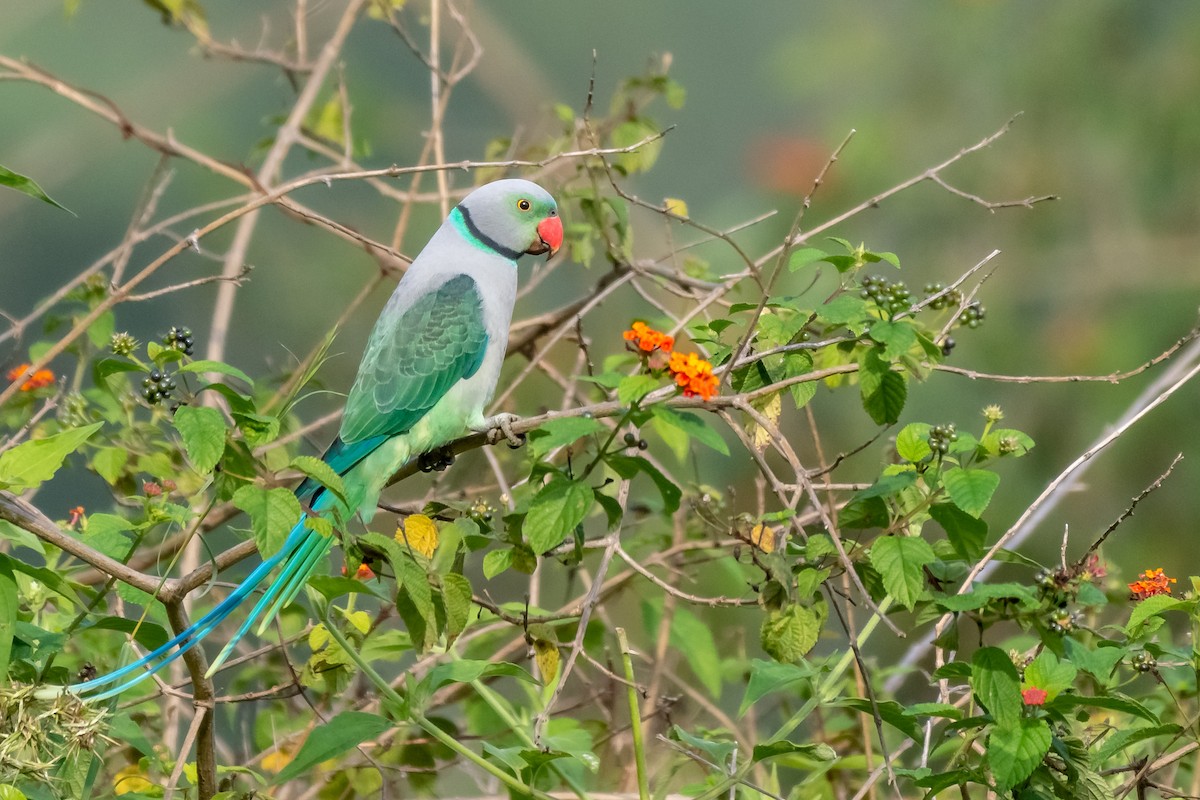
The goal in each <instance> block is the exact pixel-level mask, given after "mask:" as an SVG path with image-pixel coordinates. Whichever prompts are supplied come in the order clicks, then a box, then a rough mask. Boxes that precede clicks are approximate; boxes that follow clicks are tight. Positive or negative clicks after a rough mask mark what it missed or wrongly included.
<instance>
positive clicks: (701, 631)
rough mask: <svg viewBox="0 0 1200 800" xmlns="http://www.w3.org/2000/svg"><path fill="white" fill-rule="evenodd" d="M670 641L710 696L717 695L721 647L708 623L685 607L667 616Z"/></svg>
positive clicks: (718, 690) (718, 695) (717, 696)
mask: <svg viewBox="0 0 1200 800" xmlns="http://www.w3.org/2000/svg"><path fill="white" fill-rule="evenodd" d="M671 643H672V644H673V645H675V647H677V648H678V649H679V650H680V651H681V652H682V653H683V655H684V657H685V658H687V662H688V666H690V667H691V668H692V672H694V673H695V674H696V677H697V678H699V679H700V683H701V684H703V686H704V688H705V689H707V690H708V693H709V695H710V696H712V697H713V698H717V699H720V697H721V656H720V653H721V651H720V650H719V649H718V648H717V643H716V641H715V640H714V639H713V635H712V631H711V630H710V629H709V627H708V624H707V623H706V622H704V621H702V620H701V619H700V618H699V617H697V616H696V615H695V614H693V613H691V612H690V611H688V610H687V609H685V608H682V607H680V608H676V609H675V616H674V618H673V619H672V620H671Z"/></svg>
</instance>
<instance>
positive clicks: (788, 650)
mask: <svg viewBox="0 0 1200 800" xmlns="http://www.w3.org/2000/svg"><path fill="white" fill-rule="evenodd" d="M820 634H821V621H820V619H818V618H817V615H816V614H815V613H814V612H813V611H811V610H810V609H808V608H805V607H804V606H800V605H790V606H787V607H786V608H781V609H779V610H777V611H772V612H770V613H769V614H767V616H766V618H765V619H764V620H763V623H762V628H761V629H760V630H759V638H760V639H761V641H762V648H763V650H765V651H766V653H767V655H769V656H771V658H773V659H775V660H776V661H782V662H785V663H786V662H793V661H799V660H800V659H801V658H803V657H804V656H805V655H806V654H807V653H808V651H809V650H812V648H813V646H814V645H815V644H816V643H817V638H818V637H819V636H820Z"/></svg>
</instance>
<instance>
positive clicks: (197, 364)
mask: <svg viewBox="0 0 1200 800" xmlns="http://www.w3.org/2000/svg"><path fill="white" fill-rule="evenodd" d="M179 371H180V372H195V373H198V374H203V373H205V372H215V373H217V374H218V375H228V376H230V377H231V378H237V379H238V380H239V381H242V382H243V383H245V384H247V385H248V386H250V387H251V388H253V387H254V381H252V380H251V379H250V376H249V375H247V374H246V373H244V372H242V371H241V370H240V369H238V368H237V367H233V366H230V365H229V364H225V363H223V362H221V361H208V360H206V359H201V360H199V361H192V362H190V363H188V364H184V365H183V366H181V367H180V368H179Z"/></svg>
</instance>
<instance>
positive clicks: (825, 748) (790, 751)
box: [751, 741, 838, 762]
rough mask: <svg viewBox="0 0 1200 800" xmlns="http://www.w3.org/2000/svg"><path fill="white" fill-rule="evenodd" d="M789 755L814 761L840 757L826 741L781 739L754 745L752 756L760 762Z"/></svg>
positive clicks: (831, 759)
mask: <svg viewBox="0 0 1200 800" xmlns="http://www.w3.org/2000/svg"><path fill="white" fill-rule="evenodd" d="M787 755H796V756H801V757H802V758H809V759H812V760H813V761H834V760H836V759H837V757H838V755H837V751H836V750H834V749H833V748H832V747H830V746H829V745H827V744H824V743H818V744H795V743H793V742H787V741H779V742H770V743H768V744H756V745H754V752H753V755H752V756H751V758H752V760H753V761H755V762H759V761H766V760H767V759H768V758H774V757H775V756H787Z"/></svg>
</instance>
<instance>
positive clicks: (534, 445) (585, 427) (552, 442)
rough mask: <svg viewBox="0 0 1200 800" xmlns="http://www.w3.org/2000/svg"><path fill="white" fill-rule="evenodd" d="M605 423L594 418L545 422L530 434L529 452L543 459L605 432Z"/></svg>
mask: <svg viewBox="0 0 1200 800" xmlns="http://www.w3.org/2000/svg"><path fill="white" fill-rule="evenodd" d="M604 429H605V428H604V425H603V423H601V422H600V420H598V419H595V418H593V417H560V418H559V419H552V420H548V421H546V422H543V423H542V424H541V425H539V426H538V427H537V428H536V429H534V430H532V431H530V433H529V452H530V454H531V455H532V456H533V457H534V458H542V457H543V456H545V455H546V454H547V453H549V452H550V451H551V450H554V449H556V448H559V447H563V446H565V445H568V444H573V443H574V442H576V441H578V440H579V439H582V438H583V437H584V436H591V435H593V434H596V433H599V432H600V431H602V430H604Z"/></svg>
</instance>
